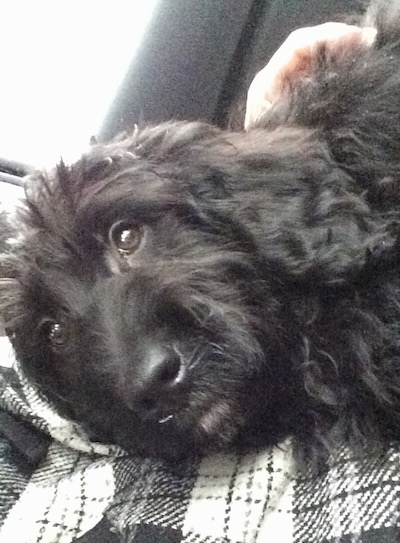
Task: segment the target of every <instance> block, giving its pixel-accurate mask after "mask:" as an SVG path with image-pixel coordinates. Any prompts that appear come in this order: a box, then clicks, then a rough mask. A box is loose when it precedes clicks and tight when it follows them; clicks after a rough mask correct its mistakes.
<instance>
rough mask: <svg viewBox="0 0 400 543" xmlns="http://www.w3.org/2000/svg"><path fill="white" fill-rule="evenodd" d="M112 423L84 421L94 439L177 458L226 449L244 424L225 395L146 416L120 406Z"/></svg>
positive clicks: (145, 453) (126, 449) (131, 452)
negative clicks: (195, 406) (203, 405)
mask: <svg viewBox="0 0 400 543" xmlns="http://www.w3.org/2000/svg"><path fill="white" fill-rule="evenodd" d="M109 421H112V422H111V424H110V426H108V427H105V426H104V427H101V425H100V426H97V427H96V425H90V424H89V425H86V424H85V425H84V427H85V430H86V432H87V434H88V437H89V438H90V439H91V440H92V441H100V442H103V443H113V444H116V445H118V446H120V447H121V448H122V449H124V450H125V451H127V452H128V453H130V454H139V455H145V456H153V457H157V458H162V459H165V460H175V459H178V458H185V457H190V456H197V455H201V454H205V453H207V452H210V451H215V450H220V449H226V448H227V447H229V445H230V444H233V443H234V441H235V439H236V438H237V435H238V433H239V431H240V427H241V423H240V422H241V417H240V415H239V414H237V413H235V408H234V406H233V405H232V404H231V403H230V402H229V401H228V400H224V399H218V400H215V401H214V403H211V404H210V405H209V407H208V408H202V409H201V410H192V409H191V408H190V406H188V407H185V408H183V409H181V410H179V411H177V412H175V413H170V414H168V415H165V416H162V417H161V418H153V419H146V420H141V421H139V420H138V417H137V415H135V414H132V413H129V411H124V410H123V409H120V410H119V417H118V420H117V418H114V417H113V418H110V419H109Z"/></svg>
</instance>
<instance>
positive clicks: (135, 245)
mask: <svg viewBox="0 0 400 543" xmlns="http://www.w3.org/2000/svg"><path fill="white" fill-rule="evenodd" d="M142 239H143V228H141V227H138V226H133V225H131V224H129V223H125V222H118V223H116V224H114V225H113V226H112V227H111V230H110V241H111V242H112V243H113V245H114V246H115V247H116V248H117V250H118V252H119V253H120V254H121V255H122V256H129V255H131V254H133V253H134V252H136V251H137V250H138V249H139V248H140V245H141V243H142Z"/></svg>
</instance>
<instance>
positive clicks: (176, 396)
mask: <svg viewBox="0 0 400 543" xmlns="http://www.w3.org/2000/svg"><path fill="white" fill-rule="evenodd" d="M218 138H219V136H217V135H216V133H215V134H214V131H213V129H211V128H208V127H204V126H203V125H186V124H179V125H170V126H168V127H160V128H155V129H153V130H149V131H145V132H144V133H143V134H141V135H138V136H135V137H134V138H132V139H131V140H130V141H124V142H121V143H119V144H115V145H112V146H108V147H101V146H99V147H97V148H94V149H93V151H92V153H91V154H88V156H87V157H85V158H84V159H82V160H81V161H80V162H79V163H77V164H75V165H74V166H72V167H70V168H67V167H65V166H63V165H61V166H59V168H58V169H57V171H56V172H54V173H53V174H51V175H49V176H48V177H47V178H44V177H43V176H37V177H36V178H33V179H32V180H31V181H30V184H29V188H28V208H27V211H26V212H24V213H23V215H22V219H21V220H22V224H24V233H23V238H22V242H21V247H20V248H19V250H18V251H17V257H16V261H15V263H14V266H15V272H14V274H15V275H16V276H17V279H18V287H17V288H16V293H15V296H14V299H13V302H12V304H11V305H10V308H9V322H10V326H11V329H12V330H13V338H14V339H13V341H14V345H15V348H16V351H17V354H18V356H19V358H20V359H21V361H22V363H23V366H24V368H25V369H26V371H27V372H28V373H29V374H30V375H31V376H32V377H33V379H34V380H35V381H36V382H37V383H38V385H39V386H40V387H42V388H43V390H44V392H45V393H46V394H47V395H48V396H49V397H50V398H51V400H53V401H54V402H55V403H56V404H57V405H58V406H59V407H61V408H62V410H63V412H65V413H66V414H67V415H69V416H71V417H72V418H73V419H76V420H78V421H80V422H82V423H83V424H84V425H85V426H86V427H87V428H88V429H89V430H90V431H91V432H93V433H94V435H95V436H96V437H98V438H100V439H102V440H108V441H111V442H116V443H118V444H120V445H122V446H124V447H126V448H128V449H130V450H134V451H139V452H144V453H147V454H160V455H163V456H170V455H175V454H182V453H185V452H188V451H192V450H201V449H203V448H204V447H206V446H208V445H212V446H219V445H222V444H226V443H229V442H231V441H232V440H234V439H235V438H236V436H237V434H238V433H239V432H240V429H241V428H242V426H243V425H245V424H246V421H248V420H250V419H251V418H252V416H253V414H254V412H255V410H256V408H258V405H259V402H261V401H262V402H263V403H265V401H266V397H267V398H268V395H271V394H272V392H271V391H269V390H268V385H266V379H265V375H264V373H265V372H266V368H265V364H264V358H265V353H266V351H268V349H270V350H272V349H273V346H272V343H273V336H274V326H273V310H272V309H271V310H270V314H267V311H266V309H265V308H264V306H263V304H262V303H261V297H262V298H263V297H264V295H265V292H264V291H265V289H266V288H267V287H266V285H265V282H263V281H261V278H260V271H259V267H260V263H259V262H258V260H257V258H258V257H257V251H256V250H255V248H254V244H253V242H252V240H251V238H250V237H249V236H248V234H247V233H246V231H245V230H244V229H241V227H240V225H238V224H236V223H235V222H229V220H228V215H227V214H226V213H223V212H222V211H219V210H218V205H217V202H218V200H219V199H220V197H221V192H224V195H225V196H226V193H227V191H228V187H227V186H226V184H225V182H224V181H223V180H222V178H221V175H219V176H218V175H217V174H218V172H217V171H216V170H215V171H212V170H211V169H210V167H211V166H210V164H212V162H213V161H214V162H215V159H216V157H219V153H220V150H218ZM214 139H215V142H214V143H213V140H214ZM170 142H172V143H170ZM189 142H190V143H189ZM211 144H212V145H211ZM168 145H170V147H169V148H167V146H168ZM207 145H208V146H209V147H210V151H209V153H212V155H213V156H206V155H207V153H208V151H207ZM199 147H201V149H202V151H201V152H199V150H198V148H199ZM226 147H227V150H225V152H232V149H229V145H227V146H226ZM159 152H160V153H162V157H163V158H161V154H160V155H157V153H159ZM191 155H192V156H191ZM183 161H186V162H185V163H184V162H183ZM172 164H173V166H172ZM206 164H208V167H207V166H206ZM189 172H190V179H191V180H190V183H189V182H188V181H187V177H185V176H187V175H188V173H189ZM202 191H205V192H202ZM207 191H208V192H207ZM271 307H273V303H272V302H271ZM268 311H269V310H268ZM268 319H269V322H270V324H269V326H270V328H271V335H270V337H268V334H267V333H266V330H267V329H268V326H266V322H268ZM261 330H262V333H261ZM268 371H270V370H268ZM267 373H268V372H267ZM267 382H268V381H267Z"/></svg>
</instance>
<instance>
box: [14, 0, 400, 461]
mask: <svg viewBox="0 0 400 543" xmlns="http://www.w3.org/2000/svg"><path fill="white" fill-rule="evenodd" d="M368 18H369V19H368V22H369V24H371V23H372V24H374V25H375V26H376V27H377V28H378V34H377V38H376V40H375V44H374V45H373V46H372V47H371V48H369V47H366V46H362V45H360V47H359V49H357V50H354V45H353V50H350V51H349V50H348V49H346V47H345V46H344V45H343V47H337V48H335V50H334V51H333V52H330V51H329V50H326V51H325V52H324V51H322V52H321V53H320V54H319V56H318V58H316V59H315V67H314V69H313V75H312V76H311V77H310V78H308V79H307V80H305V81H304V82H302V83H301V84H299V85H298V87H297V88H296V89H288V90H287V92H286V94H285V95H284V96H283V97H282V99H281V100H280V101H279V103H277V104H276V105H275V106H274V107H273V108H272V109H271V111H270V112H269V114H268V116H267V118H265V119H263V121H262V123H260V127H259V128H254V129H252V130H250V131H249V132H248V133H227V132H221V131H219V130H218V129H216V128H213V127H211V126H208V125H206V124H201V123H168V124H164V125H162V126H159V127H154V128H148V129H144V130H142V131H137V132H135V134H134V135H133V136H132V137H130V138H128V139H125V140H121V141H119V142H115V143H112V144H110V145H105V146H101V145H98V146H94V147H93V149H92V150H91V152H90V153H88V154H87V155H86V156H84V157H83V158H82V159H81V160H80V161H79V162H78V163H76V164H74V165H73V166H71V167H66V166H64V165H63V164H61V165H60V166H59V167H58V168H57V170H56V171H55V172H53V173H51V174H49V175H45V174H40V175H39V174H38V175H36V176H35V177H34V178H32V179H31V181H30V183H29V186H28V192H27V209H26V211H25V212H23V213H22V214H21V217H20V226H21V228H22V229H23V236H22V242H21V243H20V246H19V247H18V249H17V250H16V252H15V254H14V255H11V256H9V257H8V260H7V263H6V264H4V266H5V269H7V270H8V274H9V276H10V277H13V278H16V279H17V281H16V282H15V284H14V286H13V288H12V289H11V291H10V292H9V293H8V295H7V301H6V303H5V304H4V311H5V313H6V316H7V319H8V326H9V329H10V330H11V331H12V332H11V334H12V339H13V343H14V346H15V349H16V352H17V355H18V357H19V359H20V360H21V363H22V364H23V367H24V368H25V370H26V371H27V372H28V373H29V375H30V376H31V377H32V378H33V379H34V380H35V381H36V382H37V383H38V384H39V385H40V386H41V387H43V390H44V391H45V392H46V394H47V395H48V396H49V397H50V399H51V400H53V401H54V402H55V403H56V404H57V405H58V406H59V408H60V409H61V410H62V411H63V412H64V413H66V414H67V415H68V416H71V417H72V418H74V419H76V420H78V421H79V422H82V423H83V424H84V425H85V426H86V427H88V428H89V429H90V430H91V431H93V432H94V434H95V435H97V437H99V438H100V439H103V440H109V441H112V442H116V443H118V444H120V445H122V446H123V447H126V448H127V449H129V450H132V451H136V452H140V453H144V454H152V455H160V456H165V457H170V456H175V455H179V454H185V453H190V452H194V451H195V452H197V451H203V450H205V449H207V448H208V447H221V446H229V445H231V444H240V443H245V444H257V445H260V444H261V445H263V444H270V443H275V442H277V441H278V440H279V439H281V438H283V437H285V436H287V435H289V434H291V435H293V436H294V438H295V440H296V441H297V443H300V444H301V445H302V446H305V447H306V448H307V449H308V450H309V451H311V452H312V451H316V450H318V449H319V447H320V446H321V444H322V445H323V446H328V447H330V446H332V445H333V444H334V443H335V442H336V440H337V439H338V438H340V439H345V440H346V441H348V442H352V443H355V444H363V443H366V442H367V443H369V442H374V443H375V442H382V441H383V442H384V441H385V440H389V439H391V438H392V437H394V436H395V435H396V429H397V428H398V427H399V425H400V273H399V272H400V252H399V251H398V249H399V243H400V237H399V235H400V230H399V229H400V2H395V1H393V2H387V3H385V4H384V3H383V2H378V3H375V4H374V6H372V8H371V9H370V12H369V15H368Z"/></svg>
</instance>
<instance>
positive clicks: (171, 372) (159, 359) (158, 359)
mask: <svg viewBox="0 0 400 543" xmlns="http://www.w3.org/2000/svg"><path fill="white" fill-rule="evenodd" d="M146 366H147V367H146V368H145V369H144V371H143V372H142V375H141V381H142V383H141V384H142V386H143V387H144V389H148V390H149V391H159V392H160V393H162V392H165V391H168V390H172V389H173V388H175V387H176V386H177V385H178V384H179V383H180V382H181V381H182V379H183V373H184V372H183V369H184V366H183V364H182V360H181V357H180V356H179V354H178V353H176V352H175V351H167V352H164V353H157V354H151V355H150V357H149V360H148V363H147V364H146Z"/></svg>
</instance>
